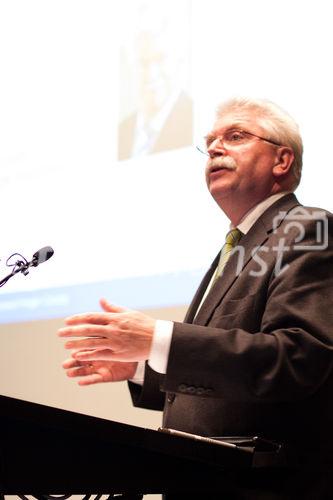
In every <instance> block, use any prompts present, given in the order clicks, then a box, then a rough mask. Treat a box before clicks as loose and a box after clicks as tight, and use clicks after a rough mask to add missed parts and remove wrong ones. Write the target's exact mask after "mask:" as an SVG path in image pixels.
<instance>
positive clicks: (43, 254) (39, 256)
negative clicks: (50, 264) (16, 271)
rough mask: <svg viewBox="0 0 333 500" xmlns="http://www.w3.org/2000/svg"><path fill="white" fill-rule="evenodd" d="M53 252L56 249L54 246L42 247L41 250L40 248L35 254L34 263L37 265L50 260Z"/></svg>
mask: <svg viewBox="0 0 333 500" xmlns="http://www.w3.org/2000/svg"><path fill="white" fill-rule="evenodd" d="M53 254H54V250H53V248H52V247H43V248H41V249H40V250H38V251H37V252H36V253H34V254H33V256H32V265H33V266H35V267H36V266H39V264H42V263H43V262H45V261H46V260H49V259H50V258H51V257H52V255H53Z"/></svg>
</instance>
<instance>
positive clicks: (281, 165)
mask: <svg viewBox="0 0 333 500" xmlns="http://www.w3.org/2000/svg"><path fill="white" fill-rule="evenodd" d="M294 159H295V155H294V152H293V150H292V149H291V148H289V147H288V146H280V147H279V148H278V149H277V151H276V160H275V164H274V166H273V170H272V172H273V175H274V176H275V177H281V176H284V175H286V174H288V172H289V171H290V168H291V166H292V163H293V161H294Z"/></svg>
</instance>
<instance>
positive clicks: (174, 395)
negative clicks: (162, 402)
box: [167, 392, 176, 404]
mask: <svg viewBox="0 0 333 500" xmlns="http://www.w3.org/2000/svg"><path fill="white" fill-rule="evenodd" d="M175 397H176V394H174V393H173V392H169V393H168V397H167V401H168V403H169V404H172V403H173V402H174V400H175Z"/></svg>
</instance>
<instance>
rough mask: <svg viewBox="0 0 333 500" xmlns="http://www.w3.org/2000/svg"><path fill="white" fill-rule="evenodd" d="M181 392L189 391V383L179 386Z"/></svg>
mask: <svg viewBox="0 0 333 500" xmlns="http://www.w3.org/2000/svg"><path fill="white" fill-rule="evenodd" d="M178 390H179V392H187V385H186V384H180V385H179V386H178Z"/></svg>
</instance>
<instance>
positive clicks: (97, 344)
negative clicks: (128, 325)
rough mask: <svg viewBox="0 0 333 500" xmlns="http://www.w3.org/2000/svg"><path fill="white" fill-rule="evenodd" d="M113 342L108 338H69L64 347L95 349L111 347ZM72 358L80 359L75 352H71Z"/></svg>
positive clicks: (80, 349) (85, 349) (82, 349)
mask: <svg viewBox="0 0 333 500" xmlns="http://www.w3.org/2000/svg"><path fill="white" fill-rule="evenodd" d="M112 346H113V343H112V341H111V340H109V339H105V338H88V339H80V340H69V341H68V342H66V343H65V345H64V347H65V349H76V350H79V351H95V350H101V349H103V350H104V349H112ZM72 356H73V358H75V359H80V357H78V356H77V355H75V354H72Z"/></svg>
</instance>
